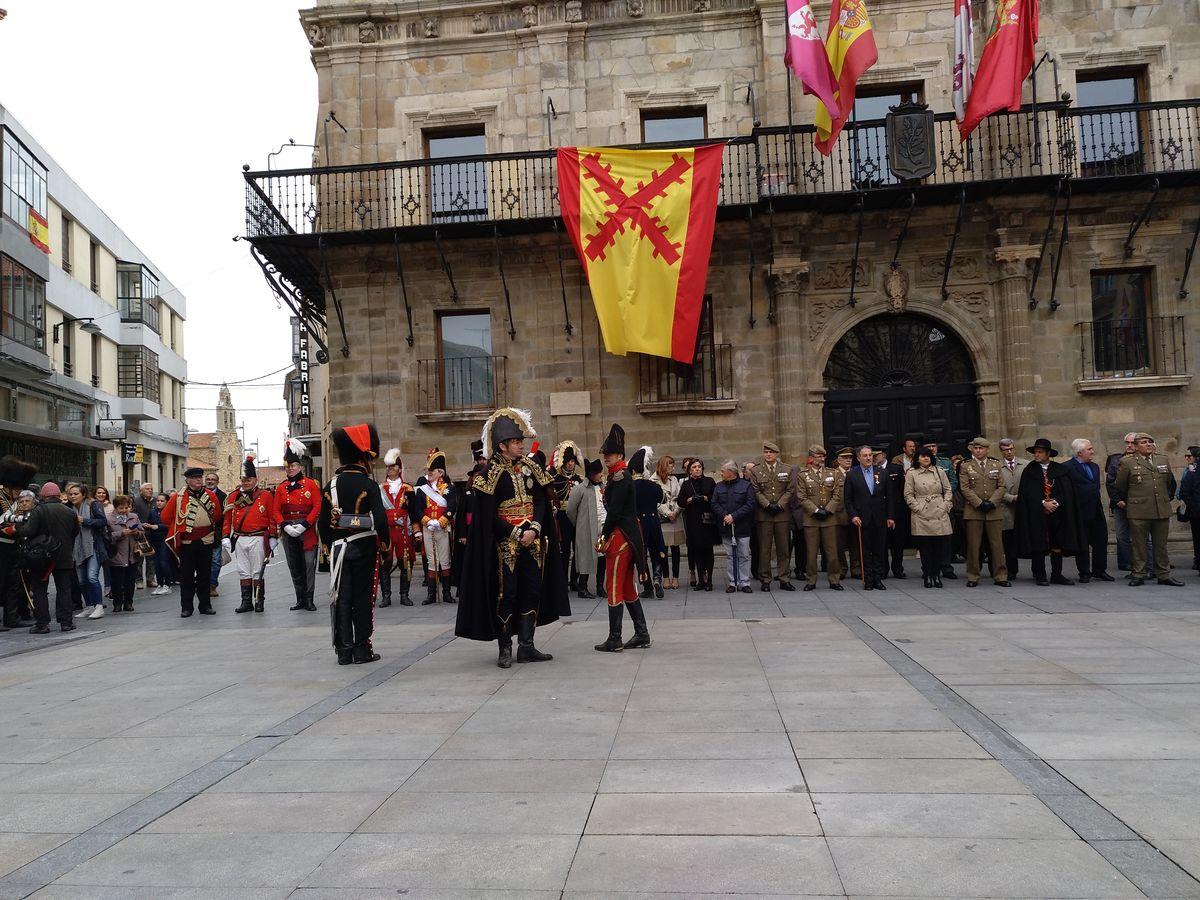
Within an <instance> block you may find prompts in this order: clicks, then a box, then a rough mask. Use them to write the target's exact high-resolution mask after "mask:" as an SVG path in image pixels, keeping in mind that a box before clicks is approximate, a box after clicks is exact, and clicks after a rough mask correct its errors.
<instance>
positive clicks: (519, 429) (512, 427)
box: [479, 406, 537, 459]
mask: <svg viewBox="0 0 1200 900" xmlns="http://www.w3.org/2000/svg"><path fill="white" fill-rule="evenodd" d="M535 437H537V432H536V431H534V430H533V418H532V416H531V415H530V413H529V411H528V410H525V409H514V408H512V407H509V406H506V407H504V408H503V409H498V410H496V411H495V412H494V413H492V414H491V415H490V416H488V420H487V421H486V422H484V423H483V432H482V433H481V434H480V435H479V439H480V440H482V441H483V456H484V458H485V459H490V458H491V455H492V454H493V453H495V452H496V446H497V445H498V444H500V443H501V442H503V441H511V440H514V439H516V438H535Z"/></svg>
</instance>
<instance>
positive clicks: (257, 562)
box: [233, 534, 267, 581]
mask: <svg viewBox="0 0 1200 900" xmlns="http://www.w3.org/2000/svg"><path fill="white" fill-rule="evenodd" d="M266 557H267V548H266V545H265V544H264V543H263V536H262V535H261V534H256V535H247V536H245V537H240V538H238V540H237V544H236V546H234V548H233V561H234V562H235V563H237V570H238V579H239V580H243V581H244V580H245V579H247V578H251V579H253V580H255V581H257V580H258V579H260V578H262V570H263V560H264V559H266Z"/></svg>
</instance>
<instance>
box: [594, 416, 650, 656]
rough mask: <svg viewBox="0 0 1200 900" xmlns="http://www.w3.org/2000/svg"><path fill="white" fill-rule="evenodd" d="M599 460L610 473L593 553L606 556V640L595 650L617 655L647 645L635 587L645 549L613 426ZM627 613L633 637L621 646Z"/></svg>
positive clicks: (620, 435) (619, 434)
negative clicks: (603, 516) (627, 612)
mask: <svg viewBox="0 0 1200 900" xmlns="http://www.w3.org/2000/svg"><path fill="white" fill-rule="evenodd" d="M600 458H601V459H602V460H603V461H604V468H605V470H606V471H607V472H608V480H607V481H606V482H605V485H604V489H603V495H604V508H605V518H604V526H603V527H602V528H601V529H600V540H599V541H598V542H597V544H596V549H597V550H599V551H601V552H602V553H603V554H604V582H605V589H604V593H605V595H606V596H607V598H608V640H606V641H604V642H603V643H601V644H597V645H596V649H597V650H600V651H602V652H604V653H618V652H620V651H621V650H634V649H637V648H640V647H649V646H650V629H649V628H648V627H647V626H646V614H645V612H644V611H643V610H642V601H641V600H640V599H638V588H637V582H638V580H639V579H640V580H641V581H642V582H643V583H644V582H645V581H646V580H647V578H648V577H649V573H648V572H647V571H646V550H645V547H644V546H643V544H642V532H641V529H640V528H639V527H638V516H637V491H636V489H635V488H634V484H633V476H632V474H631V473H630V471H629V467H628V465H627V464H626V462H625V429H623V428H622V427H621V426H620V425H617V424H614V425H613V426H612V428H610V429H609V432H608V437H606V438H605V439H604V444H603V445H602V446H601V447H600ZM622 606H624V607H627V608H628V609H629V618H631V619H632V620H633V631H634V634H633V637H631V638H630V639H629V640H628V641H626V642H625V643H624V644H622V643H621V623H622V621H623V620H624V617H625V612H624V610H623V609H622Z"/></svg>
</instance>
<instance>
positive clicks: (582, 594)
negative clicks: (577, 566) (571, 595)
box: [575, 575, 596, 600]
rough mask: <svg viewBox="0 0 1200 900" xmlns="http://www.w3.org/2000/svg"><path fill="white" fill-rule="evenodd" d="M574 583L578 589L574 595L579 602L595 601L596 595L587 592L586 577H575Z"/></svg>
mask: <svg viewBox="0 0 1200 900" xmlns="http://www.w3.org/2000/svg"><path fill="white" fill-rule="evenodd" d="M575 583H576V585H577V586H578V587H579V592H578V593H577V594H576V596H577V597H578V598H579V599H580V600H595V599H596V595H595V594H593V593H592V592H591V591H589V590H588V586H587V583H588V577H587V576H586V575H579V576H578V577H577V579H576V582H575Z"/></svg>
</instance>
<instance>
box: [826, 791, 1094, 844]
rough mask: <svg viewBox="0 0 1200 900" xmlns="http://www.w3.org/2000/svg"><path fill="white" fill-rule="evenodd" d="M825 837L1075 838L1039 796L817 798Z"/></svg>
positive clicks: (850, 795)
mask: <svg viewBox="0 0 1200 900" xmlns="http://www.w3.org/2000/svg"><path fill="white" fill-rule="evenodd" d="M812 801H813V805H814V806H815V807H816V812H817V817H818V818H819V819H820V820H821V827H822V828H823V829H824V832H825V834H827V835H830V836H835V835H836V836H838V837H983V838H1027V839H1032V840H1040V839H1045V838H1056V839H1059V840H1070V839H1072V838H1074V837H1075V834H1074V832H1073V831H1071V829H1070V828H1068V827H1067V826H1066V825H1064V824H1063V822H1062V820H1061V819H1059V818H1058V817H1057V816H1056V815H1054V813H1052V812H1050V810H1048V809H1046V807H1045V806H1044V805H1042V803H1041V801H1039V800H1038V799H1037V798H1036V797H1028V796H1020V795H1017V794H813V795H812Z"/></svg>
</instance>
